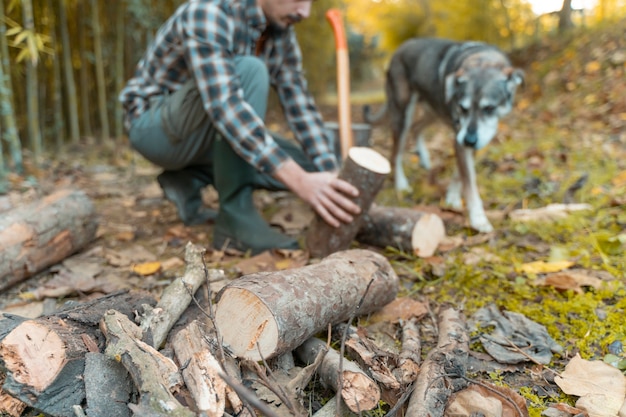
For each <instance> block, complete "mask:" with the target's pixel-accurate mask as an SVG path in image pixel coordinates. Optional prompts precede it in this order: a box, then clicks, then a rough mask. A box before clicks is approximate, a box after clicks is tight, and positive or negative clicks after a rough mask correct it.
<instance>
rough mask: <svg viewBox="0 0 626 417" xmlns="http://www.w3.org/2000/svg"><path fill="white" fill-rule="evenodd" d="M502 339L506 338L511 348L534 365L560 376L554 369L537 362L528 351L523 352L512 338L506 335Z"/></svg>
mask: <svg viewBox="0 0 626 417" xmlns="http://www.w3.org/2000/svg"><path fill="white" fill-rule="evenodd" d="M504 340H506V341H507V342H509V344H510V345H511V347H512V348H513V350H515V351H517V352H518V353H521V354H522V355H524V356H525V357H526V358H527V359H528V360H529V361H531V362H532V363H534V364H535V365H539V366H541V367H542V368H543V369H546V370H548V371H550V372H552V373H553V374H554V375H556V376H559V377H560V376H561V374H560V373H559V372H558V371H555V370H554V369H552V368H548V367H547V366H545V365H544V364H542V363H539V362H538V361H537V360H536V359H535V358H533V357H532V356H530V355H529V354H528V353H526V352H524V351H523V350H522V349H521V348H520V347H519V346H517V345H516V344H515V343H513V341H512V340H510V339H508V338H507V337H504Z"/></svg>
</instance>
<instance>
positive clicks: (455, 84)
mask: <svg viewBox="0 0 626 417" xmlns="http://www.w3.org/2000/svg"><path fill="white" fill-rule="evenodd" d="M466 82H467V76H466V75H465V73H464V72H463V71H461V70H459V71H457V72H456V73H454V74H449V75H448V76H446V80H445V91H444V92H445V95H444V97H445V99H446V104H448V103H450V101H451V100H452V97H454V95H455V94H456V92H457V90H458V88H459V87H460V86H462V85H463V84H465V83H466Z"/></svg>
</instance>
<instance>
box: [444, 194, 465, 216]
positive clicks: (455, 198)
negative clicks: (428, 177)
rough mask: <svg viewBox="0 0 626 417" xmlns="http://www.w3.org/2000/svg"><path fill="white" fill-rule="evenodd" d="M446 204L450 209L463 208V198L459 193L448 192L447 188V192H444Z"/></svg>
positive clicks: (458, 209) (459, 209)
mask: <svg viewBox="0 0 626 417" xmlns="http://www.w3.org/2000/svg"><path fill="white" fill-rule="evenodd" d="M446 206H448V207H450V208H451V209H452V210H457V211H461V210H463V199H462V198H461V195H460V193H455V192H450V190H448V193H446Z"/></svg>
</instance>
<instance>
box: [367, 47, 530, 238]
mask: <svg viewBox="0 0 626 417" xmlns="http://www.w3.org/2000/svg"><path fill="white" fill-rule="evenodd" d="M523 81H524V72H523V71H522V70H521V69H517V68H513V66H512V64H511V62H510V61H509V59H508V57H507V56H506V55H505V54H504V53H503V52H502V51H500V50H499V49H498V48H496V47H495V46H492V45H489V44H486V43H482V42H455V41H451V40H447V39H440V38H412V39H409V40H407V41H405V42H404V43H403V44H402V45H400V47H398V49H397V50H396V51H395V52H394V54H393V56H392V58H391V61H390V63H389V65H388V68H387V72H386V82H385V94H386V103H385V105H384V106H383V107H382V108H381V110H380V111H379V112H378V113H377V114H376V115H371V114H370V111H369V106H365V107H364V109H363V117H364V119H365V121H366V122H368V123H376V122H377V121H379V120H380V119H382V117H383V115H384V114H385V113H386V114H388V116H389V119H390V122H391V131H392V137H393V148H392V161H393V165H394V180H395V189H396V191H398V192H401V191H409V190H410V189H411V187H410V186H409V182H408V180H407V178H406V176H405V174H404V169H403V167H402V154H403V151H404V148H405V145H406V142H407V136H408V133H409V131H411V130H412V129H414V130H415V131H416V132H417V142H416V145H415V152H416V153H417V154H418V155H419V159H420V165H421V166H422V167H424V168H425V169H430V166H431V163H430V156H429V153H428V149H427V148H426V145H425V143H424V138H423V131H424V129H426V128H427V127H428V126H429V125H431V124H432V123H433V122H435V121H436V120H442V121H443V122H444V123H445V124H447V125H448V126H450V127H451V128H452V129H453V130H454V132H455V135H456V138H455V141H454V149H455V157H456V162H457V164H456V169H455V173H454V175H453V178H452V180H451V182H450V184H449V186H448V189H447V192H446V204H447V205H448V206H450V207H452V208H454V209H457V210H461V209H462V208H463V200H464V201H465V205H466V208H467V211H468V215H469V222H470V226H471V227H472V228H473V229H475V230H476V231H478V232H481V233H488V232H491V231H493V226H492V225H491V223H490V222H489V219H487V216H486V214H485V210H484V207H483V203H482V200H481V198H480V194H479V193H478V187H477V185H476V170H475V166H474V152H475V151H476V150H478V149H481V148H483V147H484V146H486V145H487V144H488V143H489V142H491V140H492V139H493V138H494V136H495V135H496V133H497V130H498V123H499V120H500V118H501V117H503V116H505V115H506V114H508V113H509V112H510V111H511V109H512V107H513V99H514V96H515V92H516V90H517V87H518V86H519V85H521V84H523ZM418 104H421V105H422V107H423V110H424V111H423V112H422V116H421V118H419V120H416V122H415V124H413V122H412V119H413V114H414V113H415V109H416V106H417V105H418Z"/></svg>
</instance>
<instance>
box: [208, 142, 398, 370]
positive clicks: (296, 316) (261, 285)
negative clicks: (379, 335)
mask: <svg viewBox="0 0 626 417" xmlns="http://www.w3.org/2000/svg"><path fill="white" fill-rule="evenodd" d="M353 149H354V148H353ZM397 292H398V276H397V275H396V273H395V272H394V270H393V268H391V265H390V264H389V261H387V259H386V258H385V257H384V256H382V255H380V254H378V253H375V252H372V251H367V250H361V249H355V250H347V251H342V252H338V253H335V254H333V255H331V256H329V257H327V258H325V259H323V260H322V261H321V262H320V263H317V264H313V265H308V266H305V267H301V268H294V269H291V270H285V271H278V272H271V273H256V274H250V275H246V276H243V277H241V278H239V279H237V280H235V281H233V282H231V283H230V284H229V285H227V286H226V287H224V288H223V289H222V290H221V291H220V292H219V294H218V296H217V298H218V301H217V306H216V312H215V321H216V325H217V328H218V329H219V332H220V334H221V335H222V338H223V340H224V343H225V344H226V345H228V346H229V347H230V348H231V349H232V350H233V352H234V353H235V355H237V356H239V357H245V358H246V359H251V360H260V359H261V358H267V359H269V358H272V357H274V356H277V355H279V354H281V353H284V352H287V351H290V350H293V349H294V348H295V347H296V346H298V345H300V344H301V343H302V342H304V341H305V340H307V339H308V338H310V337H311V336H313V335H314V334H315V333H317V332H319V331H321V330H324V329H325V328H326V327H327V325H328V324H329V323H331V324H336V323H339V322H342V321H346V320H348V319H350V318H352V317H354V316H356V315H362V314H368V313H370V312H372V311H375V310H377V309H379V308H381V307H383V306H384V305H385V304H387V303H389V302H390V301H392V300H393V299H394V298H395V296H396V294H397ZM257 345H258V346H257Z"/></svg>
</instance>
